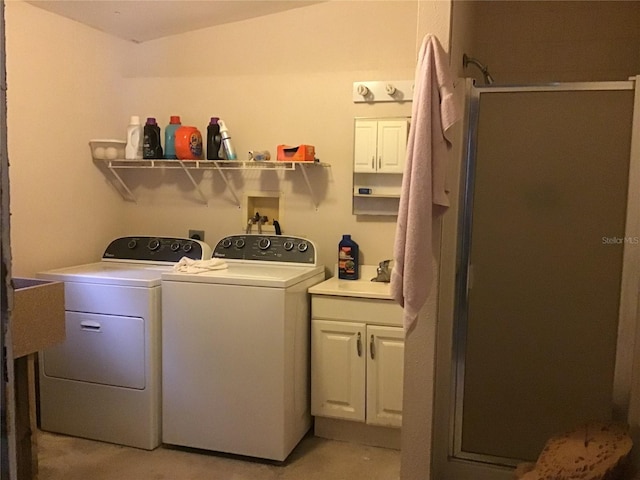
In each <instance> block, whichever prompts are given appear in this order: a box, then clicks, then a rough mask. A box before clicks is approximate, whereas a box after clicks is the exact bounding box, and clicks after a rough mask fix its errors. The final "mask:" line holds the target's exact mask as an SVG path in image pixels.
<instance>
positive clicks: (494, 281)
mask: <svg viewBox="0 0 640 480" xmlns="http://www.w3.org/2000/svg"><path fill="white" fill-rule="evenodd" d="M635 91H636V87H635V82H634V81H622V82H597V83H591V82H590V83H568V84H554V85H545V86H531V87H493V86H492V87H481V88H475V87H472V88H471V89H470V92H471V93H470V96H469V98H468V101H469V104H468V113H469V117H468V122H469V128H468V131H467V132H466V150H467V155H466V160H465V161H463V165H462V172H461V187H460V188H461V196H460V205H459V219H458V222H459V223H458V249H457V250H458V253H457V260H456V264H457V274H456V280H455V307H454V315H453V318H454V323H453V349H454V353H453V359H452V367H453V368H452V375H453V378H452V391H453V392H454V393H452V404H453V405H452V408H451V409H450V416H451V420H450V425H451V433H452V435H450V442H451V443H450V453H449V455H450V457H453V458H454V459H461V460H465V461H472V462H474V461H475V462H482V463H484V464H493V465H501V466H514V465H516V464H517V463H519V462H521V461H533V460H535V459H536V458H537V456H538V455H539V453H540V451H541V450H542V447H543V446H544V443H545V441H546V440H547V439H548V438H549V437H550V436H551V435H553V434H556V433H559V432H562V431H564V430H568V429H571V428H573V427H576V426H578V425H580V424H583V423H585V422H587V421H590V420H611V419H619V420H623V421H626V419H627V415H628V410H629V398H630V382H631V363H632V351H633V336H634V334H635V314H636V310H637V298H638V297H637V288H638V279H639V274H638V261H639V259H640V257H639V255H638V252H639V251H640V238H639V237H638V235H640V231H639V230H638V220H637V219H638V217H639V216H640V208H639V207H640V205H638V203H639V202H638V199H640V196H639V193H640V188H639V186H638V178H637V177H638V174H639V173H640V172H638V168H639V167H638V165H637V164H638V159H637V154H636V155H635V157H636V158H635V159H633V157H634V155H632V132H633V127H632V125H633V116H634V101H635V102H637V101H638V100H637V98H634V97H635V95H636V93H635ZM636 148H637V147H636ZM630 158H631V159H632V160H631V161H630ZM633 198H635V199H636V200H635V201H632V199H633ZM443 478H444V477H443ZM459 478H462V477H459Z"/></svg>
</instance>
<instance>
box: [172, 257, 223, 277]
mask: <svg viewBox="0 0 640 480" xmlns="http://www.w3.org/2000/svg"><path fill="white" fill-rule="evenodd" d="M225 268H227V262H225V261H224V260H221V259H219V258H212V259H211V260H193V259H191V258H188V257H182V258H181V259H180V261H179V262H178V263H176V264H175V265H174V266H173V271H174V272H180V273H204V272H209V271H211V270H223V269H225Z"/></svg>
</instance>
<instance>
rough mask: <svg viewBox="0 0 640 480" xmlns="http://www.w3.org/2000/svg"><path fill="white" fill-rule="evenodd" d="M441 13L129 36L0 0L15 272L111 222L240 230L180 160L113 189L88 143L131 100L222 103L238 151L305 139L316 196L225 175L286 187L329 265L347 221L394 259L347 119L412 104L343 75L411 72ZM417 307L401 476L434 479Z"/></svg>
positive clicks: (339, 7) (297, 225) (373, 5)
mask: <svg viewBox="0 0 640 480" xmlns="http://www.w3.org/2000/svg"><path fill="white" fill-rule="evenodd" d="M449 19H450V1H449V0H439V1H422V0H420V1H416V0H412V1H386V2H380V1H371V2H365V1H359V2H351V1H340V0H336V1H331V2H326V3H322V4H318V5H313V6H310V7H306V8H300V9H295V10H292V11H287V12H282V13H279V14H274V15H270V16H267V17H263V18H257V19H253V20H247V21H243V22H238V23H234V24H229V25H223V26H218V27H213V28H209V29H204V30H199V31H196V32H191V33H187V34H182V35H177V36H174V37H169V38H165V39H160V40H156V41H152V42H148V43H144V44H139V45H136V44H133V43H126V42H123V41H120V40H117V39H114V38H112V37H109V36H107V35H104V34H102V33H100V32H97V31H95V30H92V29H90V28H87V27H84V26H82V25H79V24H77V23H75V22H72V21H69V20H66V19H63V18H60V17H56V16H54V15H52V14H49V13H47V12H43V11H41V10H39V9H37V8H35V7H32V6H31V5H28V4H25V3H23V2H21V1H18V0H15V1H9V2H7V3H6V22H7V51H8V53H7V69H8V82H9V92H8V96H9V102H8V104H9V156H10V161H11V170H10V180H11V195H12V200H11V211H12V249H13V258H14V265H13V268H14V272H15V274H16V275H21V276H30V275H33V274H34V273H35V272H37V271H39V270H43V269H48V268H53V267H58V266H65V265H72V264H77V263H83V262H88V261H93V260H95V259H96V258H98V256H99V255H100V254H101V252H102V249H103V248H104V246H105V245H106V243H107V242H108V241H109V240H110V239H111V238H113V237H115V236H119V235H127V234H149V235H167V236H169V235H176V236H177V235H186V234H187V230H188V229H189V228H197V229H203V230H205V232H206V240H207V241H209V242H210V243H213V242H215V241H216V240H218V239H219V238H220V237H221V236H223V235H226V234H228V233H232V232H239V231H241V229H242V227H243V225H244V223H245V222H246V219H245V218H243V216H242V214H241V209H239V208H237V206H235V205H234V202H233V197H232V196H231V195H230V194H229V192H228V190H227V189H226V187H225V185H224V183H223V182H222V180H221V179H220V178H219V177H217V176H216V175H215V172H209V173H207V174H204V175H202V176H198V177H197V178H198V181H199V182H200V185H201V187H202V189H203V191H204V192H205V194H206V196H207V197H208V198H209V203H208V206H205V205H202V204H201V203H199V201H198V197H197V195H196V194H195V192H193V190H192V189H191V186H190V183H189V182H188V180H187V179H186V177H184V176H183V175H179V174H176V173H175V172H147V173H146V174H139V173H129V174H126V175H125V179H126V180H127V181H128V182H130V185H131V186H132V187H133V189H134V192H135V194H136V196H137V197H138V203H137V204H134V203H130V202H125V201H124V200H122V198H121V197H120V195H119V194H118V193H117V192H116V191H115V189H114V188H113V186H112V185H110V184H109V182H107V181H106V179H105V176H104V175H103V174H102V173H101V172H100V170H98V168H96V167H95V166H94V165H93V163H92V161H91V159H90V155H89V149H88V147H87V142H88V140H90V139H92V138H121V139H124V137H125V131H126V125H127V123H128V120H129V116H130V115H132V114H137V115H140V116H143V117H146V116H156V117H157V118H158V121H159V123H160V125H161V126H162V127H163V128H164V126H165V125H166V123H167V121H168V118H169V115H175V114H178V115H180V116H181V117H182V120H183V124H191V125H195V126H198V127H199V128H200V129H201V130H202V131H203V132H204V130H205V128H206V124H207V122H208V119H209V117H211V116H220V117H222V118H224V119H225V120H226V122H227V124H228V126H229V128H230V131H231V134H232V136H233V139H234V143H235V147H236V149H237V150H238V152H239V156H240V158H241V159H242V158H243V157H244V155H246V152H247V151H248V150H250V149H269V150H271V151H272V153H275V146H276V145H277V144H279V143H287V144H299V143H311V144H314V145H315V146H316V150H317V156H318V157H319V158H320V159H321V160H322V161H323V162H326V163H328V164H329V165H330V167H328V168H319V169H317V170H316V171H314V172H311V175H310V178H311V184H312V187H313V188H314V190H315V193H316V195H317V197H318V200H319V206H318V208H317V209H316V208H314V206H313V204H312V202H311V198H310V196H309V194H308V192H307V189H306V184H305V183H304V181H303V179H302V177H301V176H300V174H299V172H287V173H283V174H276V173H269V172H267V173H262V174H259V173H256V172H248V173H241V172H233V173H230V174H229V176H230V180H231V182H232V183H233V184H234V187H235V188H236V189H237V191H238V194H239V195H240V196H242V195H243V194H244V193H247V192H248V193H251V192H258V191H279V192H282V196H283V199H284V200H283V205H284V208H283V209H282V217H281V219H280V220H281V221H282V226H283V229H284V231H285V232H286V233H291V234H297V235H304V236H308V237H309V238H311V239H312V240H314V241H315V242H316V243H317V245H318V247H319V251H320V261H321V262H322V263H324V264H325V265H326V267H327V268H328V269H329V270H332V269H333V265H334V263H335V250H336V248H337V243H338V241H339V239H340V236H341V235H342V234H343V233H350V234H352V236H353V238H354V239H355V240H356V241H357V242H358V243H359V244H360V249H361V252H362V255H363V261H364V262H365V263H368V264H375V263H377V262H378V261H380V260H382V259H386V258H390V257H391V255H392V248H393V236H394V233H395V217H388V218H383V217H356V216H354V215H352V214H351V182H352V179H351V172H352V168H351V157H352V153H353V119H354V117H373V116H396V115H409V114H410V112H411V105H410V104H405V105H398V104H392V103H384V104H375V105H365V104H354V103H353V102H352V99H351V89H352V83H353V82H354V81H358V80H401V79H412V78H413V76H414V70H415V60H416V53H417V50H418V48H419V46H420V43H421V41H422V38H423V37H424V35H425V34H426V33H434V34H436V35H437V36H438V37H439V38H440V40H441V42H442V44H443V46H444V47H445V49H448V46H449ZM34 31H37V32H38V35H34V34H33V32H34ZM36 135H37V136H36ZM210 174H211V175H210ZM43 246H46V248H43ZM432 304H433V303H432ZM428 318H429V320H428V321H425V322H424V328H420V329H416V331H415V332H414V333H412V336H411V337H410V341H409V342H408V345H407V354H406V356H407V368H406V370H405V378H406V380H407V381H406V383H407V384H408V385H411V390H410V391H411V395H410V396H405V404H406V405H407V406H408V408H407V413H406V414H405V423H406V424H407V425H409V427H407V428H405V429H404V430H403V432H406V434H405V433H403V435H405V437H406V438H403V444H406V445H407V448H406V449H404V447H403V458H402V463H403V471H402V477H403V479H424V478H428V477H429V464H430V461H429V456H430V449H431V442H430V437H431V435H430V431H431V429H430V421H429V419H430V418H431V417H430V416H431V400H432V396H433V390H432V379H433V378H432V377H433V375H432V370H433V339H434V338H435V337H434V325H435V324H434V318H435V316H434V314H433V312H429V313H428ZM425 366H426V371H425V370H424V368H425ZM425 402H426V403H425ZM425 421H426V425H425Z"/></svg>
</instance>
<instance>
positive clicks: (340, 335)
mask: <svg viewBox="0 0 640 480" xmlns="http://www.w3.org/2000/svg"><path fill="white" fill-rule="evenodd" d="M365 336H366V326H365V324H363V323H351V322H334V321H327V320H313V321H312V322H311V414H312V415H314V416H323V417H334V418H343V419H347V420H356V421H360V422H364V421H365V396H366V395H365V388H366V385H365V377H366V375H365V368H366V357H365V355H366V345H365V341H366V340H365Z"/></svg>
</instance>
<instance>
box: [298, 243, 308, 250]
mask: <svg viewBox="0 0 640 480" xmlns="http://www.w3.org/2000/svg"><path fill="white" fill-rule="evenodd" d="M308 249H309V244H308V243H307V242H300V243H299V244H298V251H299V252H306V251H307V250H308Z"/></svg>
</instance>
